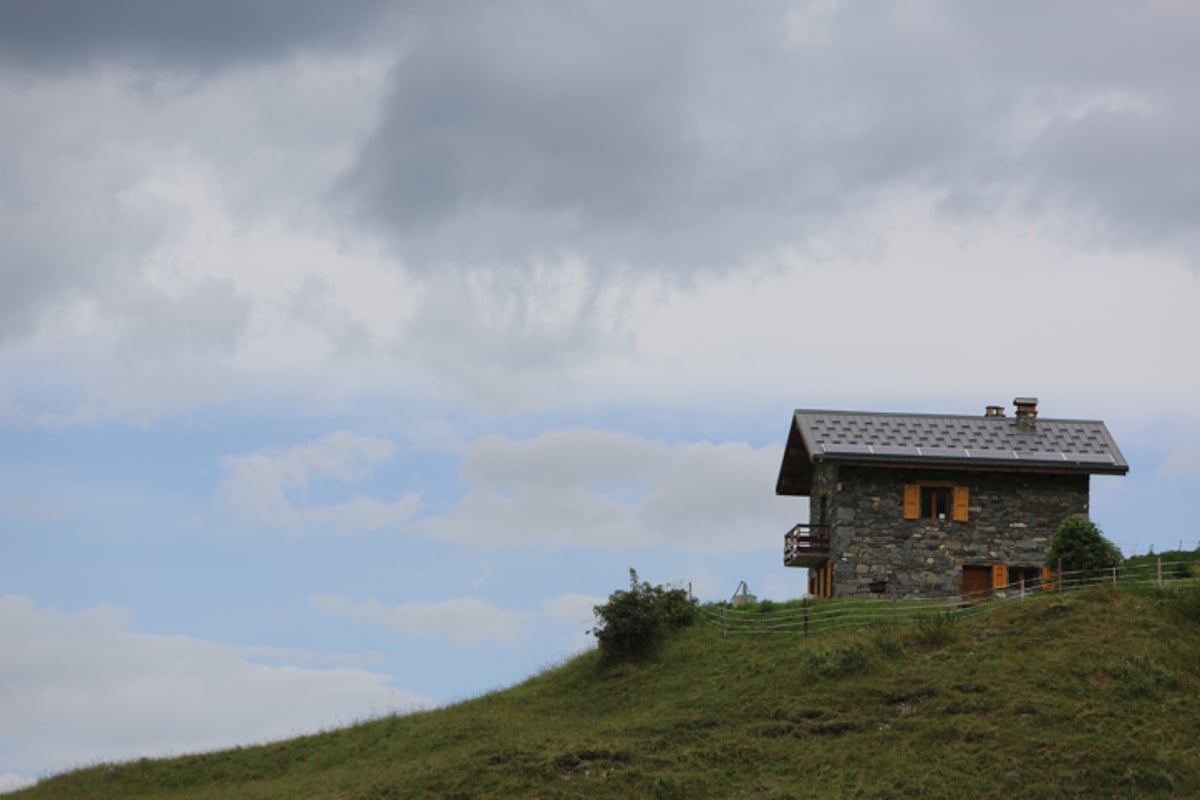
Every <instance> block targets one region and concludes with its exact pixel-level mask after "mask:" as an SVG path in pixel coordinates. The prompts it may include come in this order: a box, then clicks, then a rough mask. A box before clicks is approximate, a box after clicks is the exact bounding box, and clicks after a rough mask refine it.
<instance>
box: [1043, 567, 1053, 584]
mask: <svg viewBox="0 0 1200 800" xmlns="http://www.w3.org/2000/svg"><path fill="white" fill-rule="evenodd" d="M1042 588H1043V589H1053V588H1054V570H1052V569H1050V568H1049V567H1042Z"/></svg>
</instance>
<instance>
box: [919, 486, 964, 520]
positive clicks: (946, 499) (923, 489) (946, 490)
mask: <svg viewBox="0 0 1200 800" xmlns="http://www.w3.org/2000/svg"><path fill="white" fill-rule="evenodd" d="M970 504H971V491H970V489H968V488H967V487H966V486H946V485H944V484H933V485H926V484H919V483H910V484H906V485H905V486H904V518H905V519H937V520H942V521H946V520H954V521H955V522H967V521H968V520H969V519H970Z"/></svg>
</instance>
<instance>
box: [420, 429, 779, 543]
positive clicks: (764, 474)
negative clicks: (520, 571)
mask: <svg viewBox="0 0 1200 800" xmlns="http://www.w3.org/2000/svg"><path fill="white" fill-rule="evenodd" d="M780 457H781V452H780V449H779V447H778V446H775V445H770V446H767V447H763V448H759V449H755V448H753V447H751V446H749V445H748V444H745V443H741V442H725V443H721V444H713V443H710V442H696V443H690V444H666V443H663V442H656V441H652V440H648V439H642V438H639V437H637V436H633V435H631V434H626V433H614V432H609V431H599V430H593V429H590V428H572V429H565V430H549V431H546V432H545V433H542V434H540V435H539V436H537V437H535V438H533V439H510V438H508V437H506V436H486V437H483V438H481V439H477V440H476V441H474V442H472V443H471V444H470V445H469V446H468V447H467V449H466V452H465V453H464V455H463V464H462V476H463V478H464V479H465V480H466V481H467V482H468V483H470V484H471V485H472V490H471V492H470V493H469V494H468V495H467V496H466V497H465V498H464V499H463V500H462V501H461V502H460V503H459V504H458V505H457V506H456V507H455V508H453V509H452V510H451V511H450V512H448V513H447V514H445V515H444V516H442V517H438V518H434V519H431V520H428V521H425V522H423V523H422V525H423V526H424V527H425V529H426V530H428V531H430V532H431V533H432V534H433V535H435V536H438V537H440V538H443V539H447V540H451V541H459V542H467V543H470V544H472V545H475V546H478V547H510V546H514V545H529V544H533V545H558V546H561V545H576V546H582V547H601V548H623V547H647V546H653V545H663V544H670V545H676V546H682V547H687V548H697V549H705V550H723V549H737V550H745V549H747V548H755V547H763V548H775V547H777V546H778V541H779V537H780V535H782V533H783V532H784V531H786V530H787V528H788V527H790V525H791V524H794V521H793V522H789V520H792V517H793V516H794V515H796V514H798V513H800V511H801V508H800V506H799V505H797V504H796V503H787V502H784V501H781V500H780V499H778V498H776V497H775V496H774V492H773V487H774V485H775V477H776V473H777V471H778V469H779V461H780Z"/></svg>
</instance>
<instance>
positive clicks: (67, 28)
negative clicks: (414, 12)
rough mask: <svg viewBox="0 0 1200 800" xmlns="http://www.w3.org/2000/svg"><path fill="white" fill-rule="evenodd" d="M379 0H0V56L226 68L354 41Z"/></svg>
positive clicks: (43, 64)
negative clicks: (185, 0)
mask: <svg viewBox="0 0 1200 800" xmlns="http://www.w3.org/2000/svg"><path fill="white" fill-rule="evenodd" d="M384 6H385V3H384V2H383V0H353V1H352V2H339V3H326V2H320V0H216V2H205V3H169V2H168V3H162V2H157V0H111V2H103V3H93V2H88V1H87V0H39V2H31V3H24V2H18V3H0V62H3V61H8V62H9V63H10V64H13V63H15V64H19V65H23V66H25V67H28V68H31V69H35V70H50V71H59V70H69V69H75V68H80V67H83V66H86V65H89V64H92V63H95V62H98V61H119V62H132V63H150V64H157V65H168V66H179V67H187V68H201V69H204V68H226V67H228V66H231V65H233V64H236V63H243V62H247V61H261V60H264V59H269V58H272V57H279V56H286V55H289V54H291V53H293V52H295V51H297V50H299V49H301V48H305V47H322V46H332V45H334V44H336V45H340V46H349V45H353V44H355V43H356V42H358V41H359V40H360V39H361V35H362V34H363V33H364V32H365V31H368V30H369V29H370V23H371V22H372V21H373V20H374V19H376V18H377V16H378V14H379V12H380V10H381V9H382V8H383V7H384Z"/></svg>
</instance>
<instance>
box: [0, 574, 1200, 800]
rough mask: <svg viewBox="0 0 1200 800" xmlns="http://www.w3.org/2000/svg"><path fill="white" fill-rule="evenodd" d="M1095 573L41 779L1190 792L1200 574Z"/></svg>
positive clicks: (375, 790) (144, 793) (116, 785)
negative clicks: (314, 729)
mask: <svg viewBox="0 0 1200 800" xmlns="http://www.w3.org/2000/svg"><path fill="white" fill-rule="evenodd" d="M1188 592H1190V594H1187V595H1186V596H1187V601H1186V602H1185V601H1184V600H1183V599H1181V595H1180V594H1178V593H1175V594H1171V593H1160V592H1154V591H1148V590H1146V591H1139V592H1129V591H1124V590H1118V589H1113V588H1096V589H1089V590H1081V591H1077V592H1070V593H1063V594H1047V595H1043V596H1040V597H1035V598H1030V599H1027V600H1024V601H1010V602H1006V603H996V604H992V605H991V606H989V607H988V608H987V609H986V610H985V611H984V612H983V613H980V614H977V615H973V616H971V617H970V618H969V619H964V620H959V621H957V622H948V621H946V619H945V618H944V617H940V618H934V617H929V618H926V619H925V620H923V621H922V623H920V624H909V625H899V626H882V627H875V628H868V629H862V630H851V631H843V632H839V633H830V634H823V635H820V636H809V637H804V636H801V635H798V634H788V635H766V636H760V637H749V636H744V637H739V638H734V637H730V638H727V639H726V638H722V636H721V632H720V631H719V630H717V629H715V628H712V627H708V626H704V625H700V626H697V627H695V628H692V629H688V630H686V631H684V632H682V633H681V634H679V635H678V636H676V637H675V638H673V639H672V640H671V641H670V642H669V643H668V644H667V646H666V647H665V648H664V651H663V653H662V655H661V657H660V659H659V660H658V661H656V662H653V663H644V664H635V665H623V666H617V667H613V668H609V669H601V668H600V667H599V666H598V663H597V659H596V654H595V653H591V654H588V655H584V656H582V657H580V658H577V659H574V660H572V661H570V662H569V663H567V664H565V665H563V666H561V667H558V668H555V669H552V670H549V671H547V672H545V673H543V674H541V675H538V676H536V677H534V678H532V679H530V680H528V681H526V682H525V683H523V684H521V685H519V686H516V687H514V688H512V689H509V690H506V691H502V692H496V693H494V694H490V695H487V696H484V697H481V698H478V699H476V700H472V701H469V702H465V703H461V704H459V705H456V706H453V707H449V708H445V709H441V710H438V711H433V712H428V713H422V714H417V715H413V716H407V717H389V718H385V719H380V720H376V721H372V722H368V723H365V724H361V725H357V726H354V727H351V728H347V729H344V730H337V731H332V732H329V733H325V734H321V735H316V736H309V737H303V738H299V739H294V740H291V741H286V742H281V743H278V744H271V745H267V746H262V747H253V748H241V749H236V750H230V751H224V752H218V753H211V754H205V755H195V756H185V757H181V758H174V759H167V760H142V761H138V762H133V763H127V764H122V765H118V766H117V767H109V766H108V765H101V766H96V767H92V768H87V769H82V770H79V771H76V772H72V773H68V774H64V775H61V776H57V777H54V778H51V779H47V780H45V781H43V782H41V783H40V784H38V785H37V786H35V787H32V788H31V789H28V790H26V791H24V792H19V793H17V794H16V795H13V796H14V797H16V798H22V800H35V798H36V799H38V800H41V799H42V798H47V799H49V798H97V797H120V798H197V799H199V798H222V799H224V798H231V797H236V798H301V797H303V798H344V799H345V800H382V799H383V798H413V797H437V798H483V797H522V798H572V797H587V798H605V797H621V798H624V797H657V798H703V797H714V798H740V797H746V798H787V797H792V798H806V797H862V798H870V797H924V798H941V797H945V798H968V797H970V798H976V797H1022V798H1037V797H1056V798H1060V797H1087V798H1095V797H1135V796H1136V797H1180V798H1193V797H1200V674H1198V673H1200V613H1198V610H1200V589H1192V590H1188Z"/></svg>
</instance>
